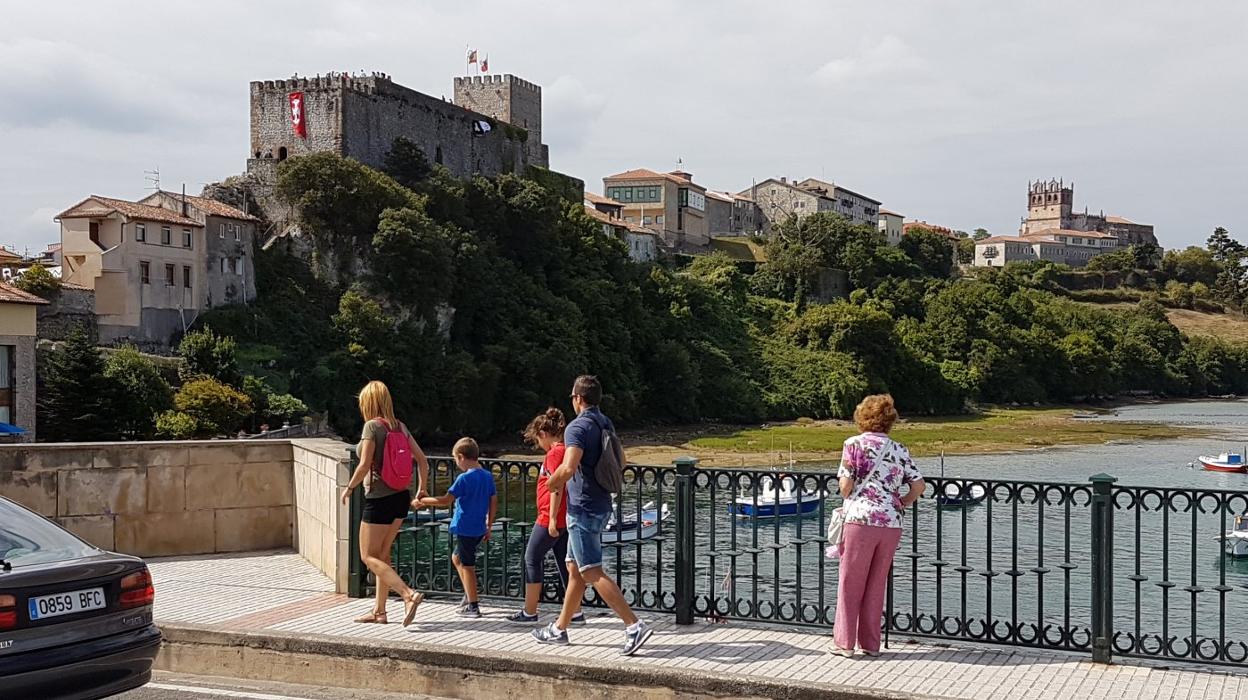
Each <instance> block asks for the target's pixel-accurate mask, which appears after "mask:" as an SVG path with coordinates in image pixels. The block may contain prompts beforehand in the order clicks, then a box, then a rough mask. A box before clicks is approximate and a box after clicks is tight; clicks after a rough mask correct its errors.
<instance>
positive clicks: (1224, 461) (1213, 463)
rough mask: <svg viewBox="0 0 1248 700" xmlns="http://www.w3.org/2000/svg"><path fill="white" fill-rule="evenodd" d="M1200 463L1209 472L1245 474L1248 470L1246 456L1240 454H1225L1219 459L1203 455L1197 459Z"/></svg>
mask: <svg viewBox="0 0 1248 700" xmlns="http://www.w3.org/2000/svg"><path fill="white" fill-rule="evenodd" d="M1196 459H1197V461H1199V462H1200V466H1201V467H1202V468H1203V469H1204V470H1205V471H1209V472H1232V473H1239V474H1242V473H1244V471H1245V470H1248V464H1245V463H1244V455H1243V453H1240V452H1223V453H1222V454H1220V455H1218V456H1217V457H1211V456H1209V455H1201V456H1199V457H1197V458H1196Z"/></svg>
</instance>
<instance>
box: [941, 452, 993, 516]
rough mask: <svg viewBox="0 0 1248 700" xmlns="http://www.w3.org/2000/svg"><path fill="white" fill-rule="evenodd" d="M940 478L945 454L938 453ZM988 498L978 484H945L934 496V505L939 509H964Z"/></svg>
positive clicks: (943, 472)
mask: <svg viewBox="0 0 1248 700" xmlns="http://www.w3.org/2000/svg"><path fill="white" fill-rule="evenodd" d="M940 478H941V479H944V478H945V453H944V451H941V453H940ZM987 497H988V491H987V489H985V488H984V487H983V486H981V485H979V484H973V483H972V484H968V483H965V482H963V483H957V482H951V483H947V484H945V485H944V487H942V488H941V489H940V491H939V492H938V493H937V494H936V505H937V506H939V507H941V508H965V507H966V506H973V505H975V504H976V503H980V502H981V501H983V500H984V499H985V498H987Z"/></svg>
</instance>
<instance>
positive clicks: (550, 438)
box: [507, 408, 585, 624]
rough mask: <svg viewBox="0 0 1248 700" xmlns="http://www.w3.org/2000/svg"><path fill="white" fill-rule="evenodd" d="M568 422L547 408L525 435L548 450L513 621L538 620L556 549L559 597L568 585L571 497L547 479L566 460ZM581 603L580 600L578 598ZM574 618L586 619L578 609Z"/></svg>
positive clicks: (543, 461)
mask: <svg viewBox="0 0 1248 700" xmlns="http://www.w3.org/2000/svg"><path fill="white" fill-rule="evenodd" d="M566 425H567V422H566V421H565V420H564V417H563V411H560V410H559V409H557V408H548V409H546V412H545V413H543V414H541V415H540V416H537V417H536V418H534V419H533V420H532V421H530V422H529V427H528V428H526V429H525V431H524V438H525V440H527V441H528V442H530V443H531V444H534V445H537V446H538V447H540V448H542V449H543V450H545V451H546V458H545V459H544V460H542V470H541V471H540V472H539V473H538V476H537V524H536V525H534V526H533V532H532V533H530V534H529V544H528V547H526V548H525V550H524V609H523V610H518V611H516V612H514V613H512V614H511V615H509V616H508V617H507V619H508V620H509V621H511V622H522V623H525V624H530V623H533V622H537V617H538V616H537V602H538V600H540V599H541V597H542V584H543V582H544V580H545V576H544V574H545V570H546V554H547V553H548V552H550V551H551V550H554V552H555V559H556V561H557V562H558V566H556V567H555V568H556V570H557V571H558V572H559V587H560V597H562V594H563V591H566V590H567V587H568V571H567V569H566V568H565V566H566V565H567V559H568V525H567V517H568V501H567V499H566V498H563V495H564V494H563V493H562V492H560V491H555V492H553V493H552V492H551V491H550V489H548V488H547V486H546V484H547V480H549V479H550V475H551V473H552V472H554V471H555V470H556V469H558V468H559V465H560V464H562V463H563V429H564V427H565V426H566ZM578 603H579V601H578ZM572 621H573V622H575V623H579V624H584V623H585V614H584V613H582V612H581V611H580V610H577V612H576V614H575V615H574V616H573V617H572Z"/></svg>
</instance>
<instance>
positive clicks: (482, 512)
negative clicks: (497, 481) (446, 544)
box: [446, 467, 496, 537]
mask: <svg viewBox="0 0 1248 700" xmlns="http://www.w3.org/2000/svg"><path fill="white" fill-rule="evenodd" d="M446 492H447V493H449V494H451V495H452V496H454V497H455V513H454V514H452V515H451V534H452V535H463V536H464V537H481V536H482V535H484V534H485V519H486V517H488V516H489V514H490V498H491V497H493V496H494V494H495V493H496V491H495V490H494V475H493V474H491V473H490V472H489V471H488V470H486V469H484V468H482V467H473V468H472V469H469V470H468V471H466V472H464V473H463V474H460V475H459V476H457V477H455V483H453V484H451V487H450V488H449V489H447V490H446Z"/></svg>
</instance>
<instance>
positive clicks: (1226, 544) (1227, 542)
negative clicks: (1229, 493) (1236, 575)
mask: <svg viewBox="0 0 1248 700" xmlns="http://www.w3.org/2000/svg"><path fill="white" fill-rule="evenodd" d="M1217 539H1220V540H1222V551H1224V552H1226V556H1228V557H1231V558H1232V559H1248V515H1237V516H1235V523H1234V524H1233V525H1232V526H1231V529H1230V530H1228V531H1227V532H1226V534H1225V535H1222V536H1220V537H1218V538H1217Z"/></svg>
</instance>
